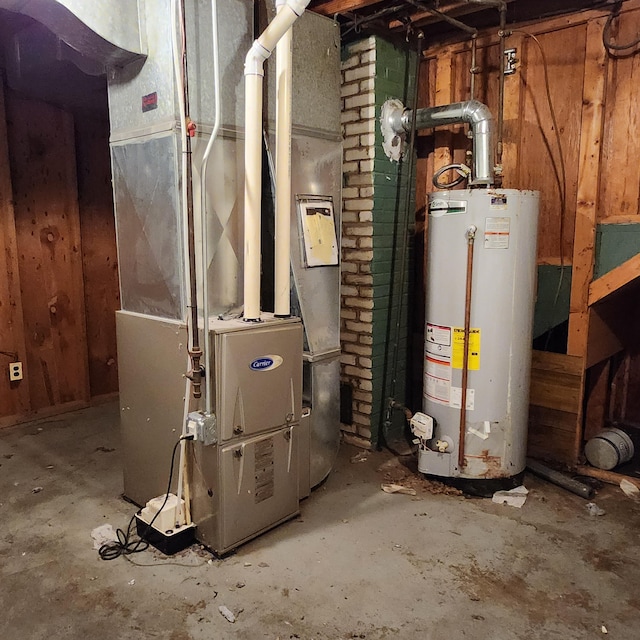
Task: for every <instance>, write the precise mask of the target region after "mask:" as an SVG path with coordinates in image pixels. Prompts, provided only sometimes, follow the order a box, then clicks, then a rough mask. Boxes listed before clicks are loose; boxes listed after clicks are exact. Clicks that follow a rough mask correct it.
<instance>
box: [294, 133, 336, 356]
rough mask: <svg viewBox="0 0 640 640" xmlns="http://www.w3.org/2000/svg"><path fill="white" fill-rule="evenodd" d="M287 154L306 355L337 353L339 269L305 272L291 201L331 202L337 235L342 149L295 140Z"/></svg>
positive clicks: (299, 137)
mask: <svg viewBox="0 0 640 640" xmlns="http://www.w3.org/2000/svg"><path fill="white" fill-rule="evenodd" d="M292 154H293V161H292V187H293V194H294V197H293V198H292V203H291V207H292V208H291V266H292V269H293V277H294V280H295V285H296V289H297V292H298V297H299V299H300V307H301V311H302V319H303V322H304V328H305V334H306V337H307V342H308V345H309V351H310V352H311V353H312V354H316V353H324V352H327V351H331V350H333V349H338V348H340V267H339V266H331V267H313V268H310V269H307V268H306V267H305V266H304V258H303V254H302V239H301V229H300V226H299V224H298V207H297V203H296V200H295V195H296V194H310V195H318V196H330V197H331V198H332V199H333V209H334V216H335V221H336V229H337V230H339V229H340V222H341V216H340V210H341V206H340V202H341V201H340V193H341V192H340V185H341V183H342V144H341V143H340V142H336V141H334V140H326V139H322V138H316V137H310V136H303V135H294V136H293V140H292ZM339 235H340V234H339V233H338V236H339ZM339 239H340V238H339V237H338V241H339Z"/></svg>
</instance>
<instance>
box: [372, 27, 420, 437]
mask: <svg viewBox="0 0 640 640" xmlns="http://www.w3.org/2000/svg"><path fill="white" fill-rule="evenodd" d="M416 64H417V55H416V53H415V52H414V51H411V52H407V51H405V50H403V49H400V48H397V47H396V46H394V45H393V44H391V43H389V42H387V41H386V40H383V39H381V38H376V77H375V104H376V119H379V117H380V110H381V107H382V104H383V103H384V102H385V101H386V100H388V99H389V98H399V99H401V100H402V102H403V103H404V104H409V103H410V102H411V100H412V97H413V84H414V82H415V70H416ZM375 136H376V138H375V157H374V165H373V186H374V196H373V201H374V207H373V261H372V264H371V272H372V274H373V290H374V311H373V354H372V373H373V378H372V383H373V407H372V413H371V434H372V436H371V440H372V442H373V443H374V444H377V443H378V441H379V439H380V435H381V429H382V426H383V423H384V419H385V413H386V406H387V401H388V398H389V396H390V393H391V388H392V380H393V378H394V377H395V378H396V384H395V393H394V397H395V399H396V400H397V401H399V402H405V399H406V388H407V371H408V366H407V360H408V353H407V344H408V328H407V309H408V306H409V291H410V289H411V286H412V283H411V281H410V276H409V274H410V269H409V265H410V264H411V261H412V259H413V255H412V238H413V230H414V226H415V220H414V210H415V206H414V201H415V171H413V172H412V175H409V160H408V158H405V159H404V161H403V162H400V163H397V162H391V160H389V158H387V156H386V155H385V153H384V151H383V149H382V136H381V134H380V127H379V126H376V134H375ZM414 167H415V163H414ZM407 197H409V198H410V207H409V221H408V222H409V234H408V236H407V238H408V240H407V246H406V248H405V251H404V263H402V257H403V249H402V245H403V237H404V233H403V229H404V226H405V224H407V220H406V198H407ZM403 274H404V277H403ZM403 280H404V286H402V290H401V285H402V281H403ZM398 322H399V325H400V330H399V332H398V340H397V341H396V325H397V324H398ZM396 342H397V344H398V353H397V363H398V366H397V369H396V371H395V374H394V366H393V365H394V362H393V361H394V344H395V343H396ZM403 430H404V417H403V416H402V414H400V413H399V412H395V414H394V420H393V422H392V424H391V426H390V428H389V430H388V432H387V433H385V438H386V439H388V440H393V439H394V437H398V436H399V435H400V434H402V432H403Z"/></svg>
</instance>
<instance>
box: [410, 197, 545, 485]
mask: <svg viewBox="0 0 640 640" xmlns="http://www.w3.org/2000/svg"><path fill="white" fill-rule="evenodd" d="M538 202H539V196H538V193H537V192H534V191H517V190H513V189H501V190H495V189H465V190H455V191H454V190H451V191H439V192H434V193H432V194H431V195H430V198H429V227H428V228H429V233H428V252H427V256H428V264H427V286H426V289H427V298H426V316H425V319H426V327H425V349H424V392H423V393H424V397H423V410H424V413H425V414H426V416H429V417H430V418H431V419H432V420H431V419H428V418H427V419H426V423H424V421H423V423H422V424H420V425H419V426H418V427H417V428H416V427H415V426H414V433H416V435H418V437H419V441H420V449H419V469H420V471H421V472H422V473H426V474H430V475H433V476H440V477H443V478H450V479H454V480H453V482H454V484H458V485H462V486H463V488H466V489H467V490H469V491H472V492H474V493H477V494H481V495H489V494H490V493H492V492H493V491H495V490H497V489H500V488H510V487H513V486H516V485H517V484H519V483H520V481H521V478H522V474H523V473H524V469H525V465H526V440H527V425H528V411H529V377H530V364H531V337H532V321H533V306H534V298H535V284H536V240H537V222H538ZM465 347H466V351H467V353H466V355H465ZM465 378H466V385H464V386H466V393H463V380H464V379H465ZM463 400H464V409H463V407H462V403H463ZM423 418H424V416H423Z"/></svg>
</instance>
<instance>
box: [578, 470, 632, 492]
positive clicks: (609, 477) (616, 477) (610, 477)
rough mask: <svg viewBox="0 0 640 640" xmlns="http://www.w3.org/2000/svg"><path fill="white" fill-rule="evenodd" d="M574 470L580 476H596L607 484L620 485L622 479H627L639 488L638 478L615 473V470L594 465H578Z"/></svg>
mask: <svg viewBox="0 0 640 640" xmlns="http://www.w3.org/2000/svg"><path fill="white" fill-rule="evenodd" d="M576 471H577V472H578V473H579V474H580V475H581V476H587V477H588V478H596V479H597V480H601V481H602V482H606V483H607V484H615V485H618V486H620V483H621V482H622V481H623V480H628V481H629V482H630V483H631V484H633V485H634V486H636V487H637V488H638V489H640V480H638V478H631V477H630V476H625V475H622V474H621V473H616V472H615V471H605V470H604V469H596V468H595V467H587V466H586V465H578V466H577V467H576Z"/></svg>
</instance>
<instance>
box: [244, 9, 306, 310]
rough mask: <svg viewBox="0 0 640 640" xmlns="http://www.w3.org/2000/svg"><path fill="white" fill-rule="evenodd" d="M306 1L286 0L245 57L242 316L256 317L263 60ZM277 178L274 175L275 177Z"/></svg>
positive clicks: (258, 266) (257, 301)
mask: <svg viewBox="0 0 640 640" xmlns="http://www.w3.org/2000/svg"><path fill="white" fill-rule="evenodd" d="M309 2H310V0H287V2H286V4H282V6H280V7H279V10H278V13H277V15H276V17H275V18H274V19H273V20H272V21H271V22H270V23H269V26H268V27H267V28H266V29H265V30H264V31H263V32H262V34H261V35H260V37H259V38H258V39H257V40H255V41H254V43H253V45H252V46H251V48H250V49H249V52H248V53H247V56H246V58H245V64H244V75H245V145H244V154H245V157H244V170H245V178H244V319H245V321H247V322H258V321H259V320H260V262H261V259H260V230H261V217H262V215H261V214H262V212H261V187H262V93H263V83H264V62H265V60H267V59H268V58H269V56H270V55H271V54H272V52H273V50H274V48H275V47H276V45H277V44H278V41H279V40H280V39H281V38H282V36H284V34H285V33H287V31H288V30H289V29H290V28H291V26H292V25H293V23H294V22H295V21H296V20H297V19H298V18H299V17H300V16H301V15H302V14H303V13H304V10H305V9H306V7H307V5H308V4H309ZM276 181H277V176H276Z"/></svg>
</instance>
